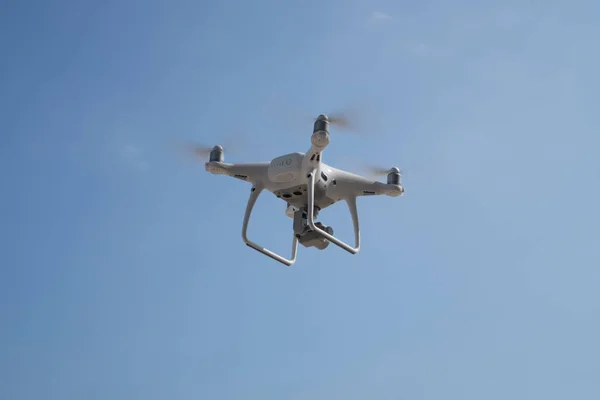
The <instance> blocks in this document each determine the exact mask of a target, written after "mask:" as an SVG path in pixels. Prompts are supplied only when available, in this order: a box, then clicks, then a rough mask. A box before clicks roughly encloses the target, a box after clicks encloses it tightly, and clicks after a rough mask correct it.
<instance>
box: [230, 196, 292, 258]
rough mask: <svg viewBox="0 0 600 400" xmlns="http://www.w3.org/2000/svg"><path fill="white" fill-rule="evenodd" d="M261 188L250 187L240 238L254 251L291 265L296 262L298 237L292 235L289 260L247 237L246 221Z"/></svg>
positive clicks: (248, 219)
mask: <svg viewBox="0 0 600 400" xmlns="http://www.w3.org/2000/svg"><path fill="white" fill-rule="evenodd" d="M263 189H264V188H263V187H262V186H255V187H252V189H251V192H250V198H249V199H248V205H247V206H246V213H245V215H244V223H243V225H242V239H243V241H244V243H246V245H247V246H248V247H251V248H253V249H254V250H256V251H259V252H261V253H263V254H264V255H266V256H268V257H271V258H272V259H274V260H276V261H279V262H280V263H282V264H285V265H287V266H292V265H293V264H294V263H295V262H296V251H297V249H298V239H297V238H296V236H295V235H294V239H293V242H292V258H291V259H289V260H288V259H287V258H284V257H282V256H280V255H279V254H276V253H274V252H272V251H271V250H268V249H265V248H264V247H262V246H259V245H258V244H256V243H254V242H252V241H251V240H249V239H248V235H247V231H248V222H249V221H250V215H251V214H252V209H253V208H254V205H255V204H256V200H257V199H258V196H260V193H261V192H262V191H263Z"/></svg>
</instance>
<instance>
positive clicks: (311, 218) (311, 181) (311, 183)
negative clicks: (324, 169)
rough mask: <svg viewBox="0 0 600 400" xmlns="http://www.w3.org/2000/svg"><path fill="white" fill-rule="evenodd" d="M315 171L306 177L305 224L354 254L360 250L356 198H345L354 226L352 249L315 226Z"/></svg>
mask: <svg viewBox="0 0 600 400" xmlns="http://www.w3.org/2000/svg"><path fill="white" fill-rule="evenodd" d="M316 172H317V170H313V171H312V172H311V173H310V174H309V175H308V210H307V211H308V216H307V219H308V221H307V223H308V226H309V228H310V229H312V230H314V231H317V232H319V233H320V234H321V235H322V236H323V237H324V238H325V239H327V240H329V241H330V242H332V243H335V244H336V245H337V246H339V247H341V248H342V249H344V250H346V251H347V252H349V253H351V254H356V253H358V251H359V250H360V226H359V221H358V209H357V206H356V196H349V197H347V198H346V204H348V208H349V210H350V214H351V215H352V223H353V225H354V242H355V243H354V247H352V246H350V245H348V244H346V243H344V242H342V241H341V240H339V239H338V238H336V237H335V236H332V235H330V234H329V233H327V232H325V231H324V230H323V229H321V228H319V227H318V226H317V225H316V224H315V215H314V208H315V174H316Z"/></svg>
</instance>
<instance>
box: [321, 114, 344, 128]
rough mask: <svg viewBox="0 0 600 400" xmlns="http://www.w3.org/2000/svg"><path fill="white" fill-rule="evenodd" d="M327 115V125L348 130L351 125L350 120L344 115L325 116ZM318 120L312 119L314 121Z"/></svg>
mask: <svg viewBox="0 0 600 400" xmlns="http://www.w3.org/2000/svg"><path fill="white" fill-rule="evenodd" d="M325 115H327V119H328V120H329V124H331V125H334V126H337V127H340V128H350V127H352V124H351V122H350V118H349V117H348V115H347V114H345V113H341V112H340V113H334V114H325ZM317 119H318V117H317V118H314V121H316V120H317Z"/></svg>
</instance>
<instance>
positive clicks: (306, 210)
mask: <svg viewBox="0 0 600 400" xmlns="http://www.w3.org/2000/svg"><path fill="white" fill-rule="evenodd" d="M344 123H345V122H344V119H343V118H337V117H328V116H327V115H325V114H321V115H319V116H318V117H317V118H316V119H315V120H314V126H313V133H312V136H311V146H310V148H309V150H308V152H306V153H300V152H296V153H289V154H286V155H282V156H279V157H277V158H274V159H273V160H272V161H270V162H250V163H248V162H246V163H226V162H225V159H224V149H223V146H221V145H217V146H214V147H212V148H197V149H196V154H198V155H206V154H207V155H208V156H209V160H208V162H206V163H205V169H206V171H208V172H209V173H211V174H215V175H227V176H230V177H233V178H236V179H239V180H242V181H246V182H249V183H251V184H252V187H251V189H250V198H249V199H248V204H247V206H246V212H245V214H244V220H243V224H242V240H243V241H244V243H245V244H246V245H247V246H248V247H250V248H252V249H254V250H257V251H259V252H260V253H262V254H264V255H266V256H268V257H270V258H272V259H274V260H276V261H279V262H280V263H282V264H284V265H286V266H292V265H293V264H294V263H295V262H296V253H297V249H298V243H300V244H301V245H303V246H304V247H307V248H308V247H315V248H317V249H319V250H324V249H326V248H327V247H328V246H329V244H330V243H334V244H335V245H337V246H339V247H340V248H342V249H344V250H346V251H347V252H349V253H350V254H357V253H358V252H359V250H360V226H359V218H358V210H357V205H356V200H357V198H358V197H359V196H380V195H387V196H391V197H397V196H402V195H403V194H404V187H403V186H402V183H401V179H402V175H401V173H400V169H399V168H397V167H392V168H390V169H385V170H381V171H379V172H380V173H383V174H387V182H386V183H383V182H379V181H375V180H373V179H369V178H367V177H364V176H361V175H357V174H354V173H350V172H348V171H344V170H342V169H338V168H334V167H332V166H330V165H327V164H326V163H324V162H323V161H322V160H321V158H322V154H323V151H324V150H325V148H326V147H327V146H328V145H329V143H330V135H329V127H330V125H333V124H344ZM265 190H266V191H268V192H271V193H272V194H274V195H275V196H277V198H280V199H282V200H284V201H285V202H286V205H287V208H286V210H285V213H286V215H287V216H288V217H289V218H291V219H292V220H293V241H292V255H291V258H289V259H288V258H285V257H283V256H281V255H279V254H277V253H275V252H273V251H271V250H269V249H267V248H265V247H263V246H260V245H258V244H256V243H255V242H253V241H251V240H250V239H248V235H247V230H248V224H249V221H250V216H251V215H252V210H253V208H254V205H255V204H256V201H257V199H258V197H259V196H260V194H261V193H263V191H265ZM342 200H343V201H345V202H346V204H347V206H348V209H349V211H350V215H351V217H352V223H353V227H354V246H351V245H349V244H347V243H344V242H343V241H341V240H339V239H338V238H336V237H335V236H334V235H333V233H334V231H333V228H332V227H330V226H326V225H323V224H322V223H321V222H317V221H316V218H317V217H318V215H319V212H320V211H321V210H323V209H325V208H327V207H330V206H332V205H333V204H335V203H337V202H339V201H342Z"/></svg>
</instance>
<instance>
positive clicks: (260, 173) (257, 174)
mask: <svg viewBox="0 0 600 400" xmlns="http://www.w3.org/2000/svg"><path fill="white" fill-rule="evenodd" d="M205 168H206V170H207V171H208V172H210V173H212V174H215V175H228V176H231V177H232V178H237V179H240V180H242V181H247V182H255V181H261V180H263V179H265V178H266V176H267V170H268V168H269V163H268V162H258V163H233V164H231V163H224V162H220V161H209V162H207V163H206V164H205Z"/></svg>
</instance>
